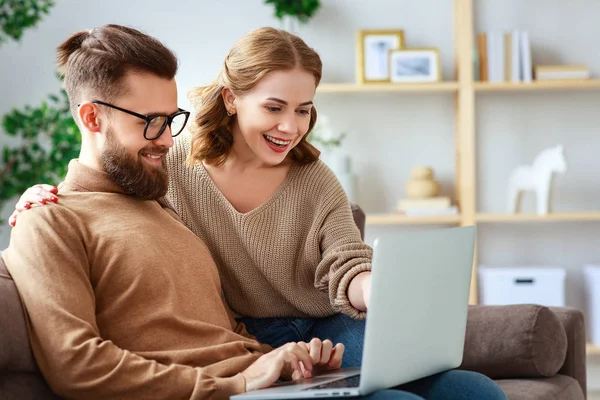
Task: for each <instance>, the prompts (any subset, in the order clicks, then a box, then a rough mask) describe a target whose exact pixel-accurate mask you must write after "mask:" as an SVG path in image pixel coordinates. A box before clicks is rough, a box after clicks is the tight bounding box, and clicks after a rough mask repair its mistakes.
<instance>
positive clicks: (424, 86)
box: [317, 81, 458, 93]
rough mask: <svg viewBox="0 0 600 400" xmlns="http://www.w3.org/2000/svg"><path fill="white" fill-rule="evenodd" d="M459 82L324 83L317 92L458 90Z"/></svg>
mask: <svg viewBox="0 0 600 400" xmlns="http://www.w3.org/2000/svg"><path fill="white" fill-rule="evenodd" d="M456 91H458V82H451V81H450V82H433V83H364V84H361V83H322V84H321V85H319V87H318V88H317V93H368V92H456Z"/></svg>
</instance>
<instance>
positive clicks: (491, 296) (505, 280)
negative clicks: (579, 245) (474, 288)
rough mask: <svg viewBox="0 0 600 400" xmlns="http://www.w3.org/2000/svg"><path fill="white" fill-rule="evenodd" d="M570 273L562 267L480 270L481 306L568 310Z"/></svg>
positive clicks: (486, 268) (484, 268) (482, 267)
mask: <svg viewBox="0 0 600 400" xmlns="http://www.w3.org/2000/svg"><path fill="white" fill-rule="evenodd" d="M565 277H566V271H565V269H564V268H559V267H514V268H497V267H486V266H481V267H479V287H480V297H481V300H480V304H484V305H506V304H540V305H544V306H556V307H564V305H565Z"/></svg>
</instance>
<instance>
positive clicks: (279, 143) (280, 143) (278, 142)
mask: <svg viewBox="0 0 600 400" xmlns="http://www.w3.org/2000/svg"><path fill="white" fill-rule="evenodd" d="M264 137H265V139H267V140H268V141H269V142H271V143H273V144H275V145H277V146H281V147H283V146H287V145H288V144H290V143H291V140H279V139H275V138H274V137H272V136H269V135H264Z"/></svg>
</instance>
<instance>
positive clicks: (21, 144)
mask: <svg viewBox="0 0 600 400" xmlns="http://www.w3.org/2000/svg"><path fill="white" fill-rule="evenodd" d="M2 128H3V130H4V132H5V133H6V134H7V135H9V136H13V137H17V138H19V139H20V140H18V141H17V142H18V144H17V145H16V146H12V147H11V146H4V148H3V150H2V158H1V160H0V209H1V206H2V204H3V203H4V202H6V201H7V200H10V199H12V198H14V197H15V196H18V195H20V194H21V193H23V192H24V191H25V190H26V189H27V188H29V187H30V186H32V185H34V184H36V183H44V182H48V183H53V182H59V181H61V180H62V179H63V178H64V176H65V174H66V172H67V166H68V162H69V160H71V159H72V158H76V157H77V156H78V155H79V150H80V148H81V137H80V133H79V129H78V127H77V124H76V123H75V121H74V120H73V118H72V117H71V111H70V109H69V101H68V98H67V94H66V93H65V91H64V90H63V91H61V95H60V96H55V95H51V96H49V99H48V101H44V102H42V104H41V105H40V106H39V107H37V108H33V107H30V106H25V108H24V110H17V109H13V110H12V111H11V112H10V113H8V114H6V115H5V116H4V117H3V118H2Z"/></svg>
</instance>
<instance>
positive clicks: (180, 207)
mask: <svg viewBox="0 0 600 400" xmlns="http://www.w3.org/2000/svg"><path fill="white" fill-rule="evenodd" d="M190 150H191V144H190V138H189V136H188V135H186V134H183V135H181V136H179V137H178V138H176V140H175V145H174V147H173V148H172V149H171V150H170V152H169V155H168V157H167V166H168V170H169V178H170V185H169V191H168V194H167V199H166V202H168V203H170V206H171V207H173V209H174V210H175V211H176V212H177V213H178V214H179V216H180V217H181V218H182V220H183V222H184V223H185V224H186V225H187V226H188V227H189V228H190V229H191V230H192V231H193V232H194V233H195V234H196V235H198V237H200V238H201V239H202V240H203V241H204V243H206V244H207V246H208V248H209V249H210V252H211V253H212V256H213V258H214V260H215V263H216V264H217V267H218V269H219V273H220V275H221V282H222V284H223V291H224V293H225V297H226V299H227V302H228V303H229V306H230V307H231V308H232V309H233V310H234V312H236V313H237V314H238V315H242V316H248V317H255V318H267V317H326V316H330V315H333V314H335V313H338V312H343V313H345V314H347V315H350V316H352V317H354V318H364V317H365V313H364V312H361V311H359V310H357V309H355V308H354V307H352V305H351V303H350V301H349V299H348V295H347V290H348V286H349V283H350V281H351V280H352V279H353V278H354V277H355V276H356V275H357V274H359V273H361V272H363V271H368V270H370V269H371V259H372V249H371V248H370V247H369V246H368V245H366V244H365V243H364V242H363V241H362V239H361V236H360V231H359V230H358V228H357V226H356V224H355V222H354V218H353V216H352V211H351V208H350V202H349V201H348V198H347V196H346V194H345V193H344V190H343V189H342V187H341V185H340V183H339V181H338V180H337V178H336V177H335V175H334V174H333V172H332V171H331V170H330V169H329V168H328V167H327V166H326V165H325V164H324V163H323V162H321V161H320V160H318V161H315V162H313V163H310V164H299V163H294V164H293V166H292V167H291V170H290V172H289V173H288V176H287V178H286V179H285V181H284V182H283V184H282V185H281V186H280V187H279V189H278V190H277V191H276V192H275V193H274V194H273V195H272V196H271V197H270V198H269V199H268V200H266V201H265V202H264V203H263V204H261V205H260V206H259V207H257V208H255V209H254V210H252V211H250V212H247V213H240V212H238V211H237V210H236V209H235V208H234V207H233V206H232V205H231V204H230V203H229V201H228V200H227V198H226V197H225V196H224V195H223V194H222V193H221V192H220V190H219V189H218V188H217V186H216V185H215V184H214V182H213V181H212V179H211V178H210V176H209V175H208V172H207V171H206V169H205V168H204V166H203V165H202V164H201V163H197V164H195V165H194V166H191V167H190V166H188V165H187V164H186V160H187V157H188V155H189V153H190Z"/></svg>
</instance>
